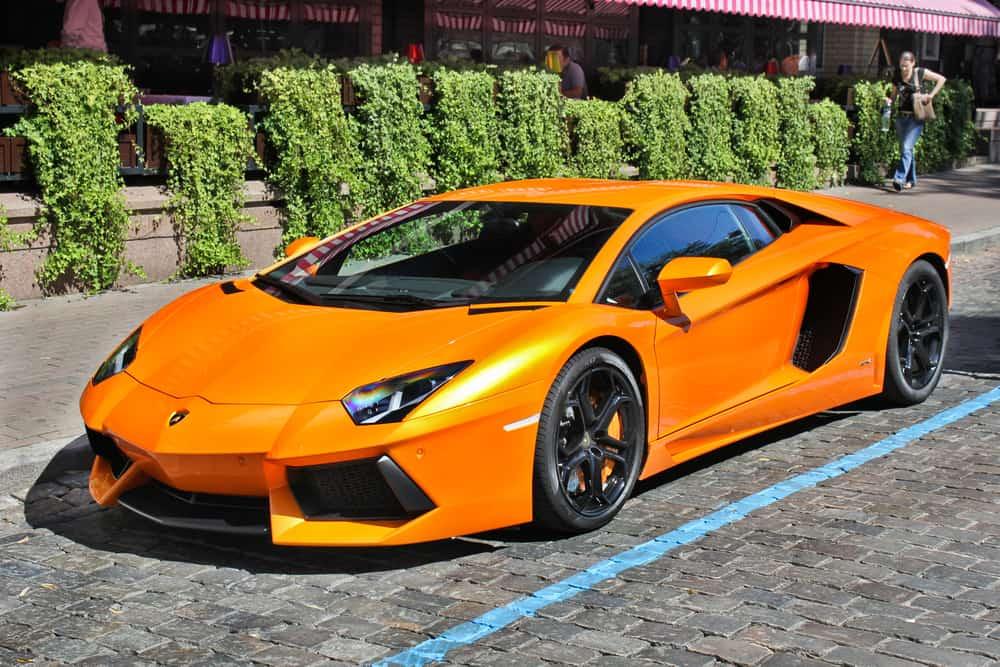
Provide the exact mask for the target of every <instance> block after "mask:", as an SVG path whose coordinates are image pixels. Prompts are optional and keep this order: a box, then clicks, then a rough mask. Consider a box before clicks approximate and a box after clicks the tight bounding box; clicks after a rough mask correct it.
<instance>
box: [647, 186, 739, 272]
mask: <svg viewBox="0 0 1000 667" xmlns="http://www.w3.org/2000/svg"><path fill="white" fill-rule="evenodd" d="M755 249H756V248H754V247H753V246H751V244H750V240H749V239H748V238H747V235H746V234H745V233H744V231H743V229H742V228H741V226H740V224H739V223H738V222H737V220H736V217H735V216H734V214H733V213H732V212H731V210H730V206H729V205H727V204H708V205H705V206H694V207H692V208H687V209H684V210H682V211H678V212H677V213H670V214H667V215H666V216H665V217H664V218H662V219H661V220H659V221H658V222H655V223H653V225H652V226H651V227H649V228H648V229H647V230H646V231H644V232H642V235H641V236H640V237H639V238H638V239H637V240H636V241H635V242H634V243H633V245H632V251H631V252H632V257H633V258H634V259H635V262H636V264H637V265H638V267H639V271H640V272H641V273H642V275H643V278H645V280H646V283H647V284H649V285H652V284H655V283H656V277H657V276H658V275H659V273H660V269H662V268H663V267H664V266H665V265H666V263H667V262H669V261H670V260H672V259H673V258H675V257H720V258H722V259H727V260H729V263H730V264H736V263H737V262H739V261H740V260H741V259H743V258H744V257H746V256H747V255H749V254H750V253H752V252H754V250H755Z"/></svg>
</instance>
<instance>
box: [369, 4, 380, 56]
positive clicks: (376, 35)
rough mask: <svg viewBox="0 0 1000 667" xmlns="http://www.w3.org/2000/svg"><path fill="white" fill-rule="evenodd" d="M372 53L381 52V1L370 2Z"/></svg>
mask: <svg viewBox="0 0 1000 667" xmlns="http://www.w3.org/2000/svg"><path fill="white" fill-rule="evenodd" d="M371 11H372V55H378V54H380V53H382V3H381V2H374V3H372V10H371Z"/></svg>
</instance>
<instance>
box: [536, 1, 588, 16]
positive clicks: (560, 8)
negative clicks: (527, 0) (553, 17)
mask: <svg viewBox="0 0 1000 667" xmlns="http://www.w3.org/2000/svg"><path fill="white" fill-rule="evenodd" d="M545 11H547V12H555V13H557V14H586V13H587V0H545Z"/></svg>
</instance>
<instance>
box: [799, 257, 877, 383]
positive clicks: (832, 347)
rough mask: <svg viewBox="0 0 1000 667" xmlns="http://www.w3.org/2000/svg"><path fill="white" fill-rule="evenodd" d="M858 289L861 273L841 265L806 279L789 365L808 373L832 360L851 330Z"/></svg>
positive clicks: (823, 270)
mask: <svg viewBox="0 0 1000 667" xmlns="http://www.w3.org/2000/svg"><path fill="white" fill-rule="evenodd" d="M860 286H861V270H860V269H856V268H854V267H851V266H844V265H842V264H833V265H831V266H828V267H826V268H823V269H820V270H818V271H816V272H815V273H813V274H812V276H810V277H809V300H808V302H807V303H806V312H805V316H804V317H803V318H802V328H801V329H799V339H798V342H797V343H796V344H795V353H794V354H793V355H792V363H793V364H794V365H795V366H796V367H798V368H801V369H802V370H804V371H808V372H810V373H811V372H812V371H814V370H816V369H817V368H819V367H820V366H822V365H823V364H825V363H826V362H828V361H830V360H831V359H832V358H833V357H835V356H836V355H837V354H838V353H839V352H840V350H841V348H842V347H843V346H844V341H845V340H846V339H847V332H848V331H849V330H850V328H851V319H852V318H853V317H854V308H855V306H856V304H857V300H858V289H859V288H860Z"/></svg>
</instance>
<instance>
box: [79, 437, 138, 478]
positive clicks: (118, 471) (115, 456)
mask: <svg viewBox="0 0 1000 667" xmlns="http://www.w3.org/2000/svg"><path fill="white" fill-rule="evenodd" d="M87 440H89V441H90V448H91V449H92V450H93V451H94V453H95V454H97V455H98V456H100V457H102V458H104V459H106V460H107V462H108V463H109V464H111V472H112V473H113V474H114V476H115V477H121V475H122V473H123V472H125V471H126V470H127V469H128V467H129V465H131V463H132V461H131V460H130V459H129V457H127V456H125V454H124V453H123V452H122V450H120V449H119V448H118V445H116V444H115V441H114V440H112V439H111V438H109V437H108V436H106V435H104V434H103V433H100V432H99V431H95V430H94V429H92V428H88V429H87Z"/></svg>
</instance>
